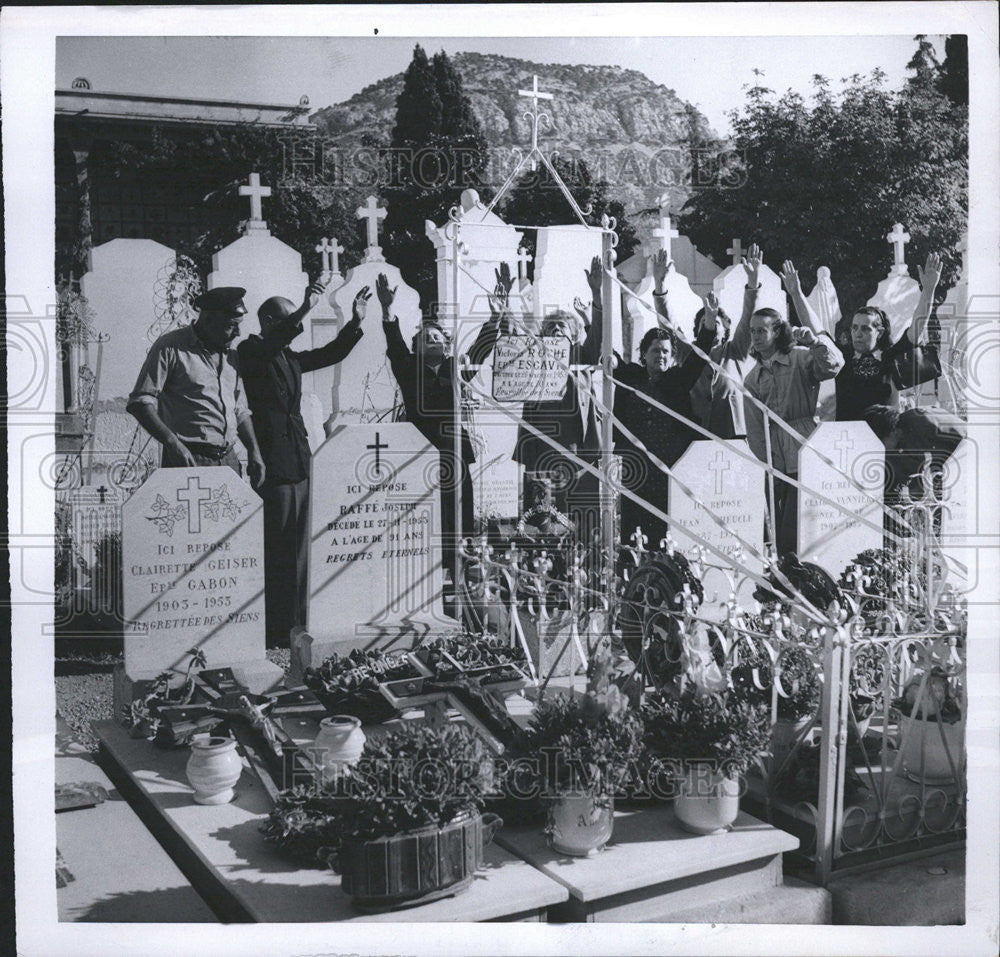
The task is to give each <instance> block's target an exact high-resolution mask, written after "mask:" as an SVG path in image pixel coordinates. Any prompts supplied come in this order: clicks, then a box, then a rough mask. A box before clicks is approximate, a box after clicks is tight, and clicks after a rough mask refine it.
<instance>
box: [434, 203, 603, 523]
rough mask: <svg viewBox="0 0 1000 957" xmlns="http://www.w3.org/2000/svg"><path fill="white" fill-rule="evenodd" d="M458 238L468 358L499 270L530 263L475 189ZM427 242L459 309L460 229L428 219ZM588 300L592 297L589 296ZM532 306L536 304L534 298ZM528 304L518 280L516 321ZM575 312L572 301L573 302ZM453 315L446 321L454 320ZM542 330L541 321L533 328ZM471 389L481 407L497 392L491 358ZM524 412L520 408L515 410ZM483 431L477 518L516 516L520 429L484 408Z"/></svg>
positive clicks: (442, 291)
mask: <svg viewBox="0 0 1000 957" xmlns="http://www.w3.org/2000/svg"><path fill="white" fill-rule="evenodd" d="M458 223H459V227H460V228H459V230H458V240H459V243H460V244H461V245H460V246H459V249H458V251H459V254H460V256H461V258H460V263H461V274H460V278H459V287H458V311H457V315H458V317H459V325H458V329H457V336H456V342H455V343H454V344H453V348H454V349H455V352H456V354H457V355H461V354H463V353H464V352H465V351H466V350H468V348H469V347H470V346H471V345H472V344H473V342H474V341H475V339H476V336H477V335H478V334H479V330H480V328H481V326H482V323H483V322H485V321H486V320H487V319H489V317H490V308H489V300H488V295H489V294H490V293H492V292H493V289H494V287H495V286H496V270H497V269H498V268H499V267H500V264H501V263H506V264H507V266H508V268H509V269H510V274H511V276H515V277H516V276H518V274H519V272H518V270H519V269H521V270H523V268H524V267H523V266H522V265H520V264H521V263H522V262H525V261H526V260H525V259H524V252H523V250H521V249H520V248H519V247H520V243H521V239H522V236H523V234H522V233H521V232H520V231H518V230H516V229H515V228H514V227H513V226H508V225H507V224H506V223H505V222H504V221H503V220H502V219H501V218H500V217H499V216H497V215H496V213H494V212H487V210H486V206H485V205H484V204H483V203H482V202H481V201H480V199H479V194H478V193H477V192H476V191H475V190H474V189H467V190H465V191H464V192H463V193H462V197H461V205H460V211H459V213H458ZM425 228H426V235H427V238H428V239H429V240H430V241H431V242H432V243H433V244H434V249H435V252H436V254H437V258H436V262H437V288H438V300H439V302H441V303H444V304H447V306H448V307H450V308H451V309H454V308H455V293H454V282H453V275H452V273H453V268H454V267H453V263H454V258H455V255H456V242H455V231H454V227H453V226H451V224H446V225H444V226H441V227H438V226H435V225H434V223H432V222H430V221H428V222H427V223H426V224H425ZM537 268H538V267H537V257H536V273H535V275H536V282H535V285H534V287H533V288H532V287H531V286H530V284H528V283H527V282H526V281H525V291H526V290H527V289H528V288H531V289H532V294H533V295H534V294H535V293H537V275H538V273H537ZM587 299H588V300H589V295H588V296H587ZM532 302H533V300H532ZM528 306H529V303H528V302H527V301H526V299H525V296H524V293H523V292H522V290H521V283H520V281H519V280H517V279H515V282H514V286H513V288H512V290H511V310H512V312H513V314H514V319H515V322H517V321H519V320H523V317H524V315H525V313H526V312H527V309H528ZM569 311H572V300H570V303H569ZM452 315H454V313H451V314H449V315H448V316H447V317H446V319H445V321H446V323H447V322H450V321H451V317H452ZM531 326H532V328H533V329H537V323H534V324H531ZM468 388H469V390H470V392H471V393H472V395H473V396H474V397H477V398H478V401H479V402H480V403H483V402H484V398H483V397H484V396H485V397H491V396H492V394H493V370H492V360H489V359H487V361H486V362H485V363H484V365H483V368H482V369H481V370H480V371H479V373H478V374H477V375H476V376H475V377H474V378H473V379H472V380H471V382H470V383H469V387H468ZM510 408H511V410H512V411H515V412H517V413H518V414H519V413H520V408H517V407H515V406H511V407H510ZM476 421H477V425H478V432H479V434H480V436H481V437H482V439H483V441H484V443H485V449H484V450H483V451H482V452H481V453H480V454H477V461H476V464H475V465H474V466H473V467H472V481H473V487H474V489H475V511H476V516H477V518H482V517H484V516H491V515H492V516H497V517H500V518H514V517H516V516H517V515H518V491H519V485H520V467H519V466H518V465H517V463H516V462H514V460H513V459H512V455H513V454H514V446H515V445H516V443H517V425H516V424H515V423H514V422H513V421H512V420H511V419H509V418H508V417H507V416H505V415H504V414H503V413H501V412H495V411H491V410H489V409H487V408H485V407H484V406H483V405H480V407H479V408H478V409H477V411H476Z"/></svg>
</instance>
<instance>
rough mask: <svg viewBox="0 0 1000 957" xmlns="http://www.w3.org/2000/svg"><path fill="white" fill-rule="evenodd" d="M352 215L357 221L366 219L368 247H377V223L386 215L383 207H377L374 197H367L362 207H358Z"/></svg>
mask: <svg viewBox="0 0 1000 957" xmlns="http://www.w3.org/2000/svg"><path fill="white" fill-rule="evenodd" d="M354 215H355V216H357V218H358V219H366V220H368V222H367V223H366V228H367V230H368V245H369V247H374V246H378V223H379V220H380V219H385V217H386V216H387V215H388V212H387V210H386V209H385V207H380V206H379V205H378V200H377V199H376V198H375V197H374V196H369V197H368V199H367V200H365V205H364V206H359V207H358V208H357V209H356V210H355V211H354Z"/></svg>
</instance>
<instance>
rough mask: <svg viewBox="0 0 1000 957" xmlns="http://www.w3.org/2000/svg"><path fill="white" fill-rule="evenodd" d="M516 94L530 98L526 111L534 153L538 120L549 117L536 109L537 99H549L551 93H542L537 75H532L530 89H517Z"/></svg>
mask: <svg viewBox="0 0 1000 957" xmlns="http://www.w3.org/2000/svg"><path fill="white" fill-rule="evenodd" d="M517 95H518V96H526V97H528V98H529V99H530V100H531V109H530V110H529V111H528V113H529V115H530V116H531V152H532V153H534V152H535V151H536V150H537V149H538V121H539V120H540V119H541V118H542V117H543V116H544V117H545V119H549V115H548V113H540V112H539V110H538V101H539V100H551V99H552V94H551V93H542V91H541V90H539V89H538V76H537V75H534V76H532V78H531V89H530V90H518V91H517ZM531 168H532V170H534V169H536V164H535V159H534V157H532V159H531Z"/></svg>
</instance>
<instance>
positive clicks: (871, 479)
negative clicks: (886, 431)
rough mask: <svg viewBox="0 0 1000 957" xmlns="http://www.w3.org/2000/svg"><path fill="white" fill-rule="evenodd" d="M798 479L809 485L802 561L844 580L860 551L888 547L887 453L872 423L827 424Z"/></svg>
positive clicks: (803, 456)
mask: <svg viewBox="0 0 1000 957" xmlns="http://www.w3.org/2000/svg"><path fill="white" fill-rule="evenodd" d="M820 455H823V456H825V457H826V459H828V460H829V461H830V462H831V463H832V466H831V465H828V464H827V463H826V462H824V461H823V460H822V459H821V458H820ZM798 478H799V481H800V482H801V483H802V484H803V485H804V486H805V488H802V489H799V495H798V546H799V550H798V553H799V558H800V559H801V560H802V561H808V562H815V564H817V565H819V566H820V567H821V568H822V569H824V571H826V572H827V573H828V574H829V575H831V576H832V577H833V578H838V577H839V576H840V573H841V572H842V571H843V570H844V569H845V568H846V567H847V566H848V564H850V562H851V561H852V560H853V558H854V556H855V555H857V554H858V553H859V552H862V551H864V550H865V549H867V548H881V547H882V486H883V481H884V478H885V449H884V446H883V445H882V442H881V441H880V440H879V439H877V438H876V437H875V433H874V432H872V430H871V429H870V428H869V427H868V425H867V423H865V422H821V423H820V424H819V426H818V427H817V428H816V431H815V432H813V434H812V435H811V436H810V437H809V438H808V439H807V440H806V442H805V443H803V445H802V448H801V449H800V450H799V474H798ZM816 492H819V493H821V494H822V495H823V496H825V497H826V498H827V499H830V500H832V501H833V502H835V503H837V504H836V505H832V504H829V503H828V502H825V501H823V500H821V499H819V498H818V497H817V496H816V495H815V494H813V493H816ZM863 519H867V522H865V521H863Z"/></svg>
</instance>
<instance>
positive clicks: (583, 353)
mask: <svg viewBox="0 0 1000 957" xmlns="http://www.w3.org/2000/svg"><path fill="white" fill-rule="evenodd" d="M584 273H585V275H586V276H587V285H588V286H590V297H591V299H590V301H591V321H590V325H589V326H587V336H586V338H585V339H584V340H583V347H582V348H581V350H580V360H581V362H582V363H583V364H585V365H589V366H595V365H597V364H598V363H599V362H600V361H601V346H602V345H603V343H604V307H603V305H602V304H601V294H602V292H603V290H602V288H601V287H602V284H603V282H604V267H603V266H602V265H601V257H600V256H595V257H594V258H593V259H592V260H591V261H590V269H589V270H588V269H585V270H584ZM581 318H582V317H581Z"/></svg>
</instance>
